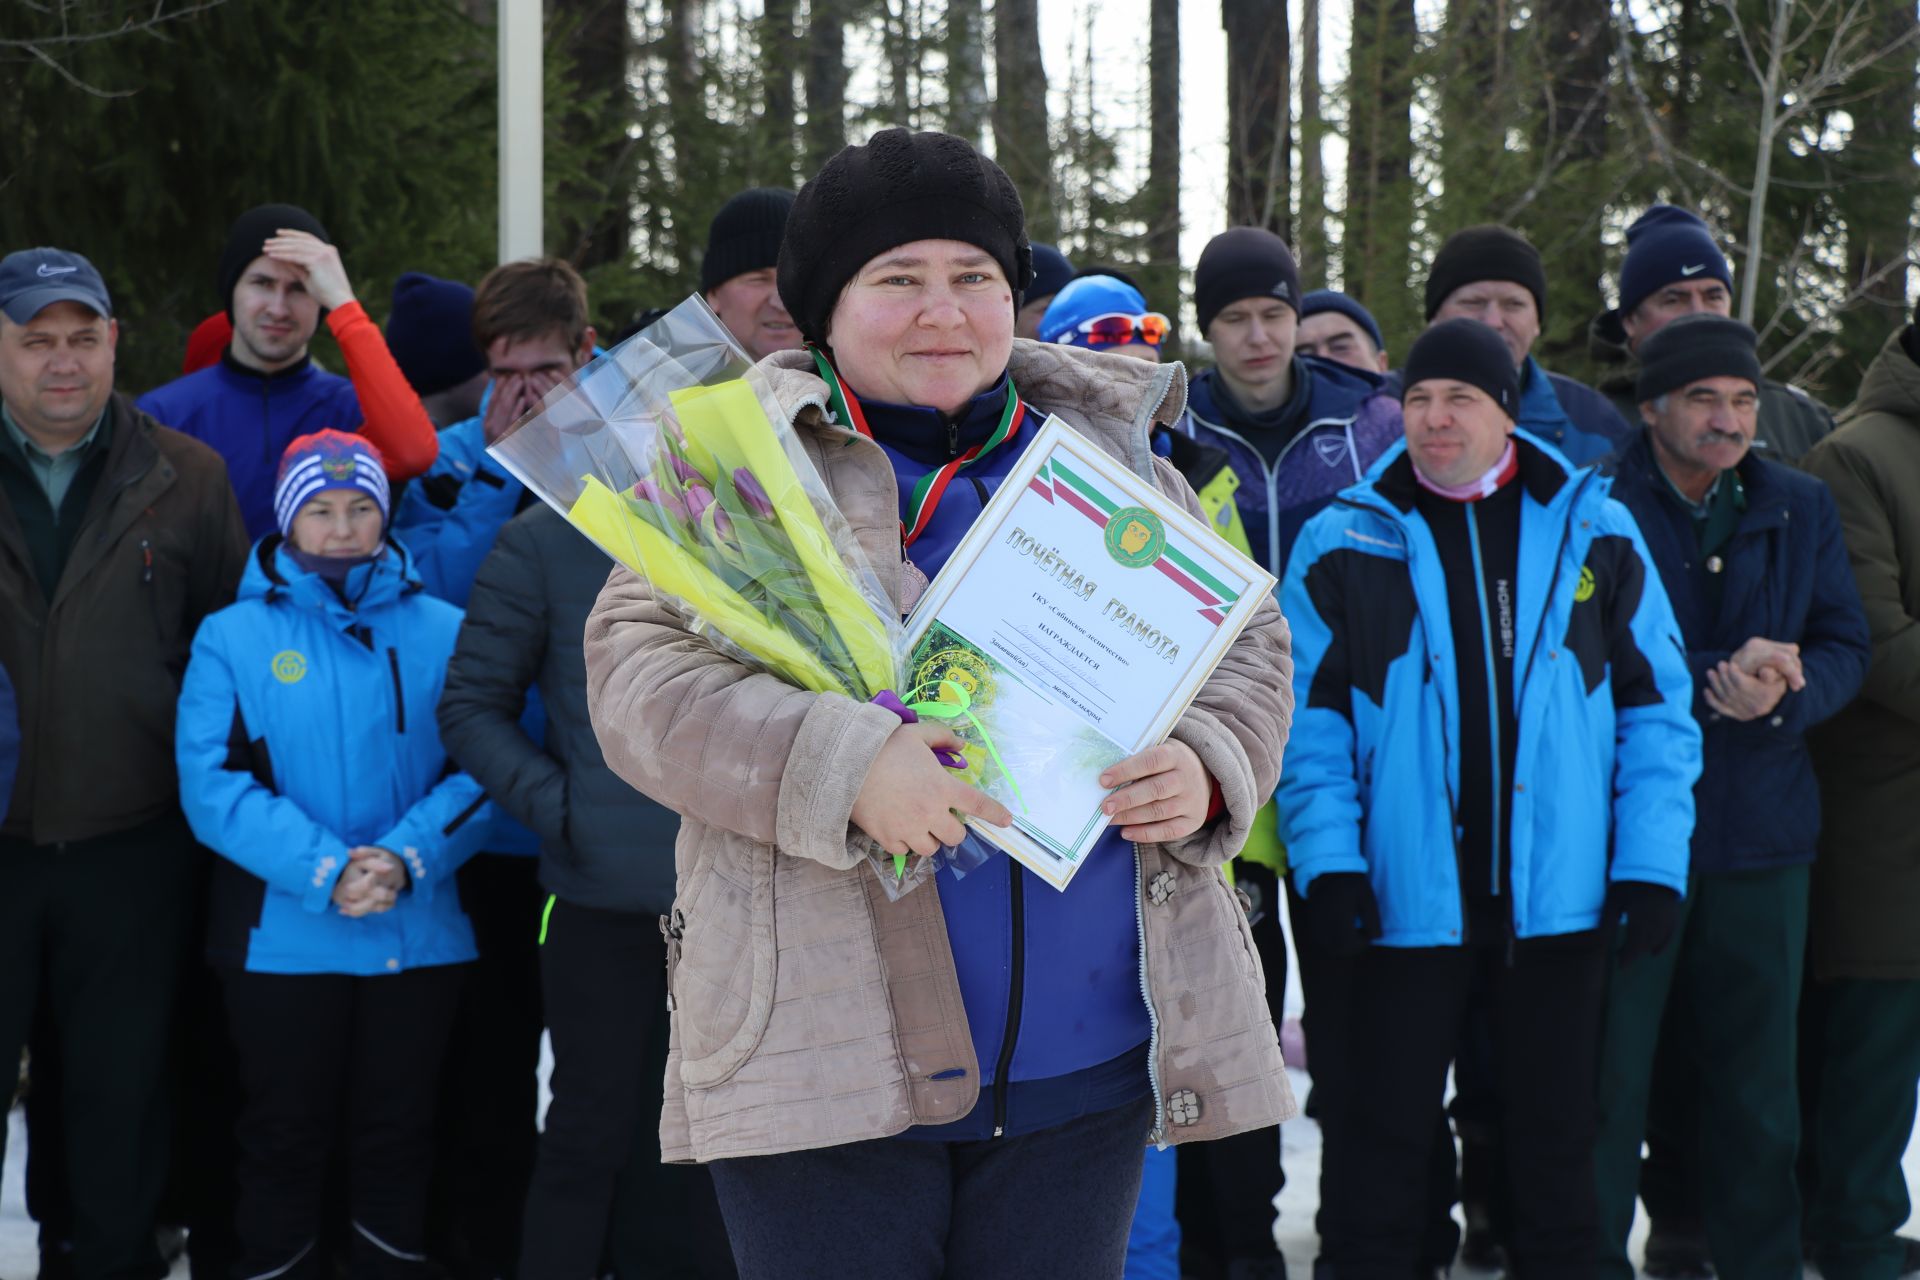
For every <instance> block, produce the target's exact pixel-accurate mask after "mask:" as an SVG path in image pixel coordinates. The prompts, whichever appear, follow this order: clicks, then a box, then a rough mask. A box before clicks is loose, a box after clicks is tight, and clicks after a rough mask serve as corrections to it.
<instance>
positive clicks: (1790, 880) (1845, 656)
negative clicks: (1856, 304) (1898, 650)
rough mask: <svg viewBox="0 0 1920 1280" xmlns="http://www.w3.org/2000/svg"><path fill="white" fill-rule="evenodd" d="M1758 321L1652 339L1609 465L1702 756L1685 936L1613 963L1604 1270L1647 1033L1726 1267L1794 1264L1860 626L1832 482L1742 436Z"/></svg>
mask: <svg viewBox="0 0 1920 1280" xmlns="http://www.w3.org/2000/svg"><path fill="white" fill-rule="evenodd" d="M1754 342H1755V339H1754V333H1753V330H1752V329H1750V328H1748V327H1747V326H1746V325H1744V324H1742V323H1740V322H1739V321H1738V320H1732V319H1728V318H1726V317H1723V316H1717V315H1712V314H1707V313H1701V314H1697V315H1690V316H1685V317H1682V318H1680V319H1677V320H1674V321H1672V322H1671V323H1669V324H1667V325H1665V326H1664V327H1662V328H1661V329H1660V330H1659V331H1658V332H1656V333H1654V334H1653V335H1652V336H1651V337H1649V338H1647V340H1646V341H1645V342H1643V343H1641V345H1640V379H1639V390H1638V397H1639V401H1640V405H1639V408H1640V416H1641V418H1642V420H1643V421H1644V422H1645V424H1646V428H1645V430H1644V431H1642V432H1640V433H1639V435H1638V436H1637V437H1636V438H1635V440H1634V441H1633V443H1632V444H1630V445H1629V446H1628V447H1627V448H1626V449H1625V451H1624V452H1623V453H1622V454H1621V456H1620V458H1619V460H1618V462H1617V464H1616V468H1615V472H1616V474H1615V479H1614V485H1613V493H1614V496H1615V497H1616V498H1618V499H1619V500H1620V501H1621V502H1623V503H1625V504H1626V506H1627V509H1628V510H1630V511H1631V512H1632V513H1633V515H1634V518H1635V520H1636V521H1637V522H1638V523H1639V525H1640V529H1641V532H1642V534H1643V535H1644V536H1645V538H1646V544H1647V548H1648V550H1649V551H1650V552H1651V553H1652V556H1653V561H1654V564H1655V565H1656V566H1658V568H1659V571H1660V577H1661V580H1662V581H1663V582H1664V583H1665V585H1666V588H1667V594H1668V595H1669V596H1670V597H1671V598H1672V600H1673V606H1674V612H1675V614H1676V615H1677V616H1678V618H1679V622H1680V630H1681V635H1682V637H1683V638H1684V640H1685V643H1686V650H1687V664H1688V666H1689V667H1690V668H1691V669H1692V671H1693V675H1694V679H1695V684H1696V687H1697V690H1698V695H1697V698H1696V700H1695V702H1694V712H1695V715H1696V716H1697V717H1698V718H1699V722H1700V727H1701V730H1702V733H1703V734H1704V738H1705V752H1704V760H1705V769H1704V772H1703V773H1702V775H1701V778H1700V783H1699V786H1698V787H1697V788H1696V789H1695V793H1694V795H1695V822H1694V828H1693V840H1692V850H1691V852H1692V864H1691V868H1690V875H1689V883H1688V894H1687V897H1688V902H1687V907H1686V911H1685V914H1684V916H1683V920H1682V924H1681V928H1680V932H1679V944H1678V945H1677V946H1676V947H1674V948H1672V949H1671V950H1669V951H1668V952H1666V953H1665V954H1662V955H1658V956H1653V957H1649V958H1647V959H1645V960H1641V961H1636V962H1634V963H1630V964H1623V965H1622V966H1621V967H1619V968H1617V969H1616V970H1614V971H1613V973H1612V976H1611V985H1610V990H1609V992H1608V996H1607V1021H1606V1030H1605V1033H1604V1037H1603V1041H1602V1058H1601V1063H1602V1067H1601V1072H1600V1080H1601V1092H1600V1132H1599V1141H1598V1143H1597V1144H1596V1148H1595V1157H1596V1169H1597V1172H1598V1188H1599V1197H1600V1219H1601V1233H1600V1253H1599V1273H1600V1275H1601V1276H1602V1277H1605V1278H1606V1280H1615V1278H1617V1280H1630V1277H1631V1276H1632V1275H1633V1266H1632V1264H1631V1262H1630V1261H1629V1260H1628V1258H1627V1233H1628V1231H1629V1229H1630V1228H1631V1227H1632V1225H1633V1214H1634V1207H1633V1205H1634V1196H1635V1191H1636V1188H1637V1187H1638V1186H1639V1185H1640V1181H1641V1164H1640V1147H1641V1142H1642V1140H1643V1138H1644V1137H1645V1134H1646V1127H1647V1107H1648V1096H1649V1091H1650V1086H1651V1082H1652V1078H1653V1074H1654V1051H1655V1046H1656V1043H1657V1044H1658V1045H1659V1048H1660V1050H1661V1056H1662V1058H1663V1068H1662V1069H1663V1070H1665V1069H1666V1066H1665V1065H1664V1064H1666V1063H1670V1064H1672V1065H1673V1066H1674V1068H1675V1069H1676V1070H1678V1071H1680V1072H1682V1073H1683V1076H1682V1078H1681V1079H1680V1080H1679V1081H1678V1082H1677V1083H1678V1084H1679V1085H1680V1086H1681V1088H1682V1089H1683V1091H1684V1093H1685V1094H1686V1096H1689V1097H1692V1098H1694V1099H1695V1103H1694V1107H1693V1108H1692V1110H1691V1111H1689V1113H1688V1114H1687V1115H1686V1116H1685V1117H1684V1118H1683V1119H1684V1122H1685V1123H1686V1125H1687V1126H1688V1128H1687V1131H1686V1132H1683V1133H1675V1134H1673V1135H1671V1136H1672V1139H1673V1141H1674V1143H1675V1145H1676V1147H1678V1148H1681V1149H1685V1150H1688V1151H1693V1152H1695V1153H1697V1159H1698V1161H1699V1176H1700V1192H1701V1208H1702V1211H1703V1219H1704V1223H1705V1227H1706V1237H1707V1244H1708V1251H1709V1254H1710V1256H1711V1257H1712V1259H1713V1264H1714V1268H1715V1270H1716V1271H1718V1272H1719V1274H1721V1275H1723V1276H1726V1277H1728V1280H1741V1278H1743V1277H1748V1276H1776V1275H1792V1274H1797V1272H1798V1270H1799V1265H1800V1231H1801V1215H1800V1208H1801V1206H1800V1196H1799V1191H1798V1188H1797V1185H1796V1181H1795V1176H1794V1165H1795V1160H1796V1158H1797V1155H1798V1150H1799V1137H1800V1104H1799V1095H1798V1091H1797V1088H1796V1084H1795V1061H1794V1045H1795V1040H1796V1030H1795V1028H1796V1011H1797V1009H1798V1008H1799V1004H1800V988H1801V978H1802V966H1803V958H1804V956H1805V954H1806V938H1807V916H1808V900H1809V877H1810V864H1811V863H1812V862H1813V860H1814V851H1815V848H1816V845H1817V843H1818V841H1819V838H1820V802H1819V786H1818V784H1817V782H1816V780H1815V777H1814V772H1813V767H1812V764H1811V760H1810V757H1809V756H1808V753H1807V750H1806V747H1805V735H1806V733H1807V731H1808V730H1810V729H1812V728H1813V726H1815V725H1816V724H1818V723H1820V722H1821V721H1822V720H1824V719H1826V718H1827V717H1828V716H1830V715H1832V714H1834V713H1835V712H1837V711H1839V710H1840V709H1841V708H1842V707H1844V706H1845V705H1846V704H1847V703H1848V702H1849V701H1851V700H1852V698H1853V695H1854V693H1855V692H1856V691H1857V690H1858V689H1859V687H1860V682H1861V680H1862V678H1863V677H1864V675H1865V673H1866V668H1867V660H1868V654H1869V638H1868V632H1867V620H1866V616H1865V614H1864V613H1863V612H1862V609H1861V604H1860V596H1859V593H1858V591H1857V590H1856V589H1855V585H1854V578H1853V573H1852V571H1851V570H1850V569H1849V567H1848V563H1847V548H1846V545H1845V543H1844V542H1843V541H1842V538H1841V532H1840V520H1839V516H1838V514H1837V512H1836V509H1835V506H1834V500H1833V496H1832V494H1831V493H1830V492H1829V491H1828V489H1827V487H1826V485H1824V484H1822V483H1821V482H1820V481H1818V480H1815V479H1812V478H1810V477H1808V476H1805V475H1802V474H1801V473H1800V472H1799V471H1796V470H1794V469H1793V468H1791V467H1788V466H1785V465H1783V464H1780V463H1776V462H1771V461H1765V460H1763V459H1762V458H1761V457H1760V456H1759V455H1757V454H1755V453H1753V452H1752V451H1751V446H1752V443H1753V435H1754V425H1755V420H1756V417H1757V414H1758V410H1759V401H1760V387H1761V374H1760V361H1759V358H1758V357H1757V356H1756V355H1755V352H1754ZM1670 1003H1671V1005H1672V1007H1673V1016H1669V1017H1667V1018H1666V1019H1665V1023H1664V1026H1663V1024H1662V1014H1663V1011H1664V1010H1666V1009H1667V1007H1668V1006H1669V1004H1670ZM1841 1274H1843V1275H1846V1274H1857V1273H1856V1272H1853V1271H1850V1270H1849V1271H1843V1272H1841Z"/></svg>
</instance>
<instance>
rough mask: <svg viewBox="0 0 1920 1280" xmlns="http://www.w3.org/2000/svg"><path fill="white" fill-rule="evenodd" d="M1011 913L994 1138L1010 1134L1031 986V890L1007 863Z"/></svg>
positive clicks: (995, 1084)
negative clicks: (1010, 1076) (1010, 1103)
mask: <svg viewBox="0 0 1920 1280" xmlns="http://www.w3.org/2000/svg"><path fill="white" fill-rule="evenodd" d="M1007 875H1008V881H1007V909H1008V914H1009V916H1010V917H1011V919H1012V932H1013V956H1012V975H1011V981H1010V982H1009V984H1008V991H1007V1025H1006V1027H1005V1028H1004V1029H1003V1030H1002V1031H1001V1033H1000V1060H999V1062H997V1063H996V1064H994V1068H993V1136H994V1137H996V1138H998V1137H1000V1136H1001V1135H1003V1134H1004V1133H1006V1131H1007V1088H1008V1085H1007V1073H1008V1072H1009V1071H1011V1070H1013V1049H1014V1045H1015V1044H1017V1043H1018V1042H1019V1040H1020V1006H1021V1005H1022V1004H1023V1003H1024V1000H1023V996H1024V994H1025V987H1026V982H1027V889H1026V884H1025V882H1024V881H1023V880H1022V879H1021V875H1020V867H1019V865H1018V864H1017V863H1015V862H1014V861H1013V859H1011V858H1009V859H1007Z"/></svg>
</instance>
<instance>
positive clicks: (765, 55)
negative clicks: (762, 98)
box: [760, 0, 800, 185]
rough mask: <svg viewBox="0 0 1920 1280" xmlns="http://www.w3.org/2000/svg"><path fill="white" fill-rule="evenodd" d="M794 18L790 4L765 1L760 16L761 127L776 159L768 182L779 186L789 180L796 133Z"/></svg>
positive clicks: (797, 50) (787, 0) (797, 67)
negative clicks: (763, 108) (763, 103)
mask: <svg viewBox="0 0 1920 1280" xmlns="http://www.w3.org/2000/svg"><path fill="white" fill-rule="evenodd" d="M795 16H796V15H795V3H794V0H765V8H764V9H763V10H762V12H761V15H760V74H761V78H762V79H763V80H764V81H765V82H766V96H767V109H766V115H765V120H764V124H763V126H762V127H763V128H764V129H765V131H766V137H767V141H768V143H769V144H770V146H771V147H772V149H773V150H774V152H775V153H776V156H777V158H778V163H776V166H775V167H776V170H777V172H776V173H774V175H773V176H772V177H771V178H770V179H769V181H772V182H778V183H781V184H783V185H784V184H785V183H786V182H788V181H790V180H791V179H792V177H793V157H794V141H795V138H796V137H797V136H798V133H799V106H798V100H797V99H796V98H795V97H794V81H795V80H796V79H798V76H799V70H800V40H799V36H798V34H797V33H796V32H795V30H794V18H795Z"/></svg>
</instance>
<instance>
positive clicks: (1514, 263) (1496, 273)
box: [1427, 225, 1547, 322]
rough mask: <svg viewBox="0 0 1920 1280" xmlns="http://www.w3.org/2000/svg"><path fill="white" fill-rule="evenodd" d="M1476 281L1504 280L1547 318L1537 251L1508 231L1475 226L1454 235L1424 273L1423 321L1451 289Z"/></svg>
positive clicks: (1544, 273) (1544, 277)
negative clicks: (1530, 299)
mask: <svg viewBox="0 0 1920 1280" xmlns="http://www.w3.org/2000/svg"><path fill="white" fill-rule="evenodd" d="M1478 280H1506V281H1509V282H1510V283H1513V284H1517V285H1519V286H1520V287H1521V288H1523V289H1525V290H1526V291H1527V292H1528V293H1530V294H1532V295H1533V305H1534V309H1535V310H1537V311H1538V312H1539V313H1540V319H1541V321H1542V322H1544V321H1545V320H1546V318H1547V269H1546V267H1544V266H1542V265H1541V262H1540V251H1539V250H1538V249H1536V248H1534V247H1533V245H1532V243H1531V242H1530V241H1528V239H1527V238H1526V237H1525V236H1523V235H1521V234H1520V233H1519V232H1518V231H1515V230H1514V229H1513V228H1512V227H1496V226H1491V225H1488V226H1479V227H1468V228H1466V229H1465V230H1462V231H1456V232H1454V233H1453V234H1452V235H1450V236H1448V237H1447V242H1446V243H1445V244H1443V245H1441V246H1440V252H1439V253H1437V254H1435V255H1434V257H1433V266H1432V267H1431V268H1430V269H1429V270H1428V272H1427V319H1429V320H1431V319H1433V317H1434V315H1435V314H1436V313H1437V312H1438V311H1439V310H1440V304H1441V303H1443V302H1445V301H1446V300H1447V295H1448V294H1450V293H1452V292H1453V291H1454V290H1455V289H1458V288H1461V287H1463V286H1465V285H1470V284H1473V283H1474V282H1475V281H1478Z"/></svg>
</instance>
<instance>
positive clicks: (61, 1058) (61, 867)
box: [0, 815, 204, 1280]
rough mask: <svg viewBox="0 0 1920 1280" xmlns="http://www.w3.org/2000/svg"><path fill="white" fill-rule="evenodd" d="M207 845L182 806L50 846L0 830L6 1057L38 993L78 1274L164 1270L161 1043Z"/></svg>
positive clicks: (165, 1144) (164, 1050)
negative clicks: (50, 1046) (52, 1048)
mask: <svg viewBox="0 0 1920 1280" xmlns="http://www.w3.org/2000/svg"><path fill="white" fill-rule="evenodd" d="M202 857H204V854H203V852H202V851H201V850H200V848H199V846H197V845H196V844H194V842H193V839H192V836H191V835H190V834H189V833H188V831H187V827H186V823H185V822H184V820H182V819H181V818H180V817H179V816H178V815H174V816H170V817H167V818H164V819H161V820H160V821H157V822H154V823H150V824H147V825H145V826H142V827H138V828H135V829H133V830H131V831H124V832H117V833H115V834H113V835H108V836H100V837H97V838H95V839H91V840H77V841H71V842H68V843H66V844H64V845H57V846H35V845H30V844H27V843H26V842H24V841H20V840H13V839H7V838H0V1063H9V1064H11V1063H17V1062H18V1061H19V1060H20V1049H21V1047H22V1046H23V1045H25V1044H26V1042H27V1039H28V1036H29V1033H30V1031H31V1029H32V1025H33V1021H34V1014H35V1010H36V1008H39V1007H40V1006H41V1005H42V1002H43V1001H44V1007H45V1010H46V1017H47V1030H48V1032H49V1034H50V1035H51V1037H52V1038H53V1040H54V1041H55V1042H56V1043H57V1046H58V1049H57V1053H56V1054H55V1055H54V1060H53V1063H51V1064H49V1065H54V1066H57V1070H58V1087H57V1094H58V1097H59V1100H60V1102H59V1121H60V1123H59V1125H58V1126H57V1128H58V1129H59V1130H61V1131H63V1137H64V1148H65V1151H64V1155H65V1159H64V1170H63V1178H62V1180H63V1182H64V1188H63V1189H64V1192H65V1197H64V1199H65V1204H66V1205H67V1206H68V1207H69V1208H70V1211H71V1215H72V1217H71V1224H72V1226H71V1233H72V1241H73V1252H72V1264H73V1271H72V1273H73V1274H74V1275H76V1276H79V1277H82V1280H88V1278H90V1277H94V1276H129V1277H150V1276H158V1275H161V1274H164V1272H165V1267H164V1266H163V1265H162V1263H161V1260H160V1256H159V1253H158V1252H157V1250H156V1249H155V1247H154V1226H155V1221H156V1217H157V1213H158V1209H159V1205H160V1196H161V1193H162V1190H163V1189H164V1187H165V1184H166V1176H167V1160H168V1150H169V1143H170V1139H171V1134H170V1128H171V1125H170V1123H169V1122H170V1116H169V1114H168V1109H169V1100H168V1091H167V1083H168V1072H167V1061H168V1044H169V1039H170V1036H171V1033H172V1020H173V1009H174V1000H175V996H176V993H177V990H178V987H179V980H180V974H181V971H182V969H183V967H184V957H185V955H186V951H187V944H188V938H189V935H190V930H191V927H192V921H193V914H194V895H195V889H196V885H197V883H198V873H199V860H200V859H201V858H202ZM9 1069H11V1068H9ZM42 1135H43V1137H44V1135H45V1130H44V1128H43V1129H42ZM59 1163H60V1162H56V1168H57V1167H58V1164H59Z"/></svg>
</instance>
